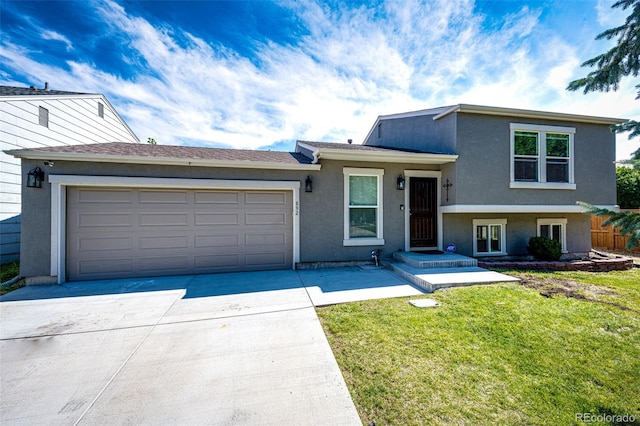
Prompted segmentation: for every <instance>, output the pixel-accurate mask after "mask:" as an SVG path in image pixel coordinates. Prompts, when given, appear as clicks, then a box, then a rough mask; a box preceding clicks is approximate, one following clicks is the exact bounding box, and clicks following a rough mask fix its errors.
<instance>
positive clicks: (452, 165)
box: [9, 105, 625, 282]
mask: <svg viewBox="0 0 640 426" xmlns="http://www.w3.org/2000/svg"><path fill="white" fill-rule="evenodd" d="M623 121H625V120H623V119H617V118H604V117H591V116H584V115H575V114H559V113H550V112H540V111H526V110H517V109H507V108H496V107H487V106H475V105H455V106H448V107H442V108H435V109H428V110H422V111H415V112H409V113H403V114H394V115H387V116H380V117H378V119H377V120H376V122H375V123H374V125H373V127H372V128H371V131H370V132H369V134H368V136H367V137H366V139H365V141H364V143H363V144H362V145H357V144H343V143H324V142H308V141H298V142H297V145H296V150H295V152H272V151H244V150H229V149H214V148H196V147H178V146H163V145H144V144H143V145H140V144H127V143H107V144H94V145H77V146H62V147H46V148H36V149H27V150H14V151H11V152H9V153H10V154H11V155H14V156H16V157H18V158H21V159H22V174H23V176H26V174H27V172H28V171H29V170H31V169H33V168H34V167H36V166H38V165H40V166H41V165H42V164H43V161H53V162H54V164H55V166H54V167H53V168H46V172H47V175H46V176H45V181H46V184H44V185H43V186H42V188H23V219H22V220H23V224H24V228H23V237H22V238H23V245H22V258H21V268H22V271H21V272H22V274H23V275H24V276H27V277H32V281H33V282H36V281H38V280H39V281H57V282H64V281H67V280H84V279H102V278H116V277H135V276H153V275H171V274H185V273H209V272H219V271H220V272H222V271H244V270H263V269H287V268H295V267H296V265H298V264H300V263H307V262H333V261H357V260H369V259H370V253H371V251H372V250H376V249H380V250H382V257H383V258H384V257H387V256H390V255H391V254H392V253H393V252H395V251H398V250H403V251H429V250H445V249H447V248H449V249H452V248H453V247H454V246H455V249H456V251H457V253H459V254H463V255H467V256H474V257H482V256H490V257H501V256H519V255H526V246H527V243H528V240H529V238H530V237H532V236H535V235H545V236H549V237H551V238H554V239H557V240H558V241H560V243H561V244H562V247H563V250H564V252H565V253H566V254H567V255H568V256H569V255H575V254H580V253H586V252H588V251H589V250H590V248H591V239H590V220H589V217H588V216H586V215H584V214H582V213H581V208H580V207H579V206H577V205H576V201H579V200H580V201H586V202H589V203H591V204H595V205H599V206H604V207H607V208H615V202H616V193H615V192H616V191H615V166H614V160H615V139H614V135H613V134H612V133H611V132H610V130H609V126H610V125H612V124H617V123H621V122H623Z"/></svg>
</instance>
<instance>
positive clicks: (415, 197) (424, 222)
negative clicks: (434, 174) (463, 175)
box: [409, 177, 438, 248]
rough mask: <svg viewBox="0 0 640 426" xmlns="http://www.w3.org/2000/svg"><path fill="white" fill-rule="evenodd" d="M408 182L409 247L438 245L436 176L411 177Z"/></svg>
mask: <svg viewBox="0 0 640 426" xmlns="http://www.w3.org/2000/svg"><path fill="white" fill-rule="evenodd" d="M410 179H411V180H410V182H409V239H410V244H411V248H418V247H425V248H426V247H430V248H433V247H437V246H438V223H437V217H438V216H437V213H438V193H437V190H438V187H437V182H438V180H437V179H436V178H421V177H412V178H410Z"/></svg>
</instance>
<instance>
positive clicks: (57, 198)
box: [49, 175, 300, 284]
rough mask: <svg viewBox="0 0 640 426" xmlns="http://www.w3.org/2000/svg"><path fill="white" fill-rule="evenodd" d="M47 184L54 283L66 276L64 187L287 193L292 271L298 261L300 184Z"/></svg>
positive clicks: (78, 178) (119, 180)
mask: <svg viewBox="0 0 640 426" xmlns="http://www.w3.org/2000/svg"><path fill="white" fill-rule="evenodd" d="M49 183H51V276H57V277H58V279H57V282H58V284H62V283H64V282H65V281H66V280H67V279H66V278H67V277H66V268H65V264H66V238H65V235H66V228H67V224H66V217H67V215H66V211H67V199H66V198H67V197H66V193H67V192H66V187H67V186H82V187H129V188H132V187H133V188H181V189H235V190H251V189H254V190H289V191H292V193H293V212H292V215H293V262H292V263H293V268H294V269H295V265H296V263H298V262H299V261H300V214H299V212H300V208H299V206H300V182H299V181H264V180H217V179H179V178H170V179H165V178H144V177H123V176H82V175H49Z"/></svg>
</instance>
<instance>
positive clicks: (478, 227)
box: [473, 219, 507, 256]
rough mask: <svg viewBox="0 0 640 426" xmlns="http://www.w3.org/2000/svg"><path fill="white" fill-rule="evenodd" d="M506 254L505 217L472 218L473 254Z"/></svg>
mask: <svg viewBox="0 0 640 426" xmlns="http://www.w3.org/2000/svg"><path fill="white" fill-rule="evenodd" d="M506 254H507V219H474V220H473V255H474V256H498V255H506Z"/></svg>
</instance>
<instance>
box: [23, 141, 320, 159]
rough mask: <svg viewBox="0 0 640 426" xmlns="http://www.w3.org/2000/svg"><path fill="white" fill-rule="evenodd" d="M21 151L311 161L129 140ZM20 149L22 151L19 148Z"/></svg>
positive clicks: (267, 153) (292, 154)
mask: <svg viewBox="0 0 640 426" xmlns="http://www.w3.org/2000/svg"><path fill="white" fill-rule="evenodd" d="M21 151H23V152H24V151H29V152H42V153H59V154H65V153H67V154H78V155H88V156H96V157H100V156H105V157H123V158H124V157H138V158H140V157H149V158H165V159H184V160H189V159H193V160H204V161H207V160H209V161H230V162H260V163H282V164H311V159H310V158H308V157H306V156H304V155H303V154H300V153H296V152H284V151H255V150H246V149H225V148H202V147H194V146H176V145H151V144H133V143H125V142H110V143H99V144H89V145H67V146H54V147H42V148H33V149H28V150H21ZM16 152H17V153H18V152H19V151H16Z"/></svg>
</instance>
